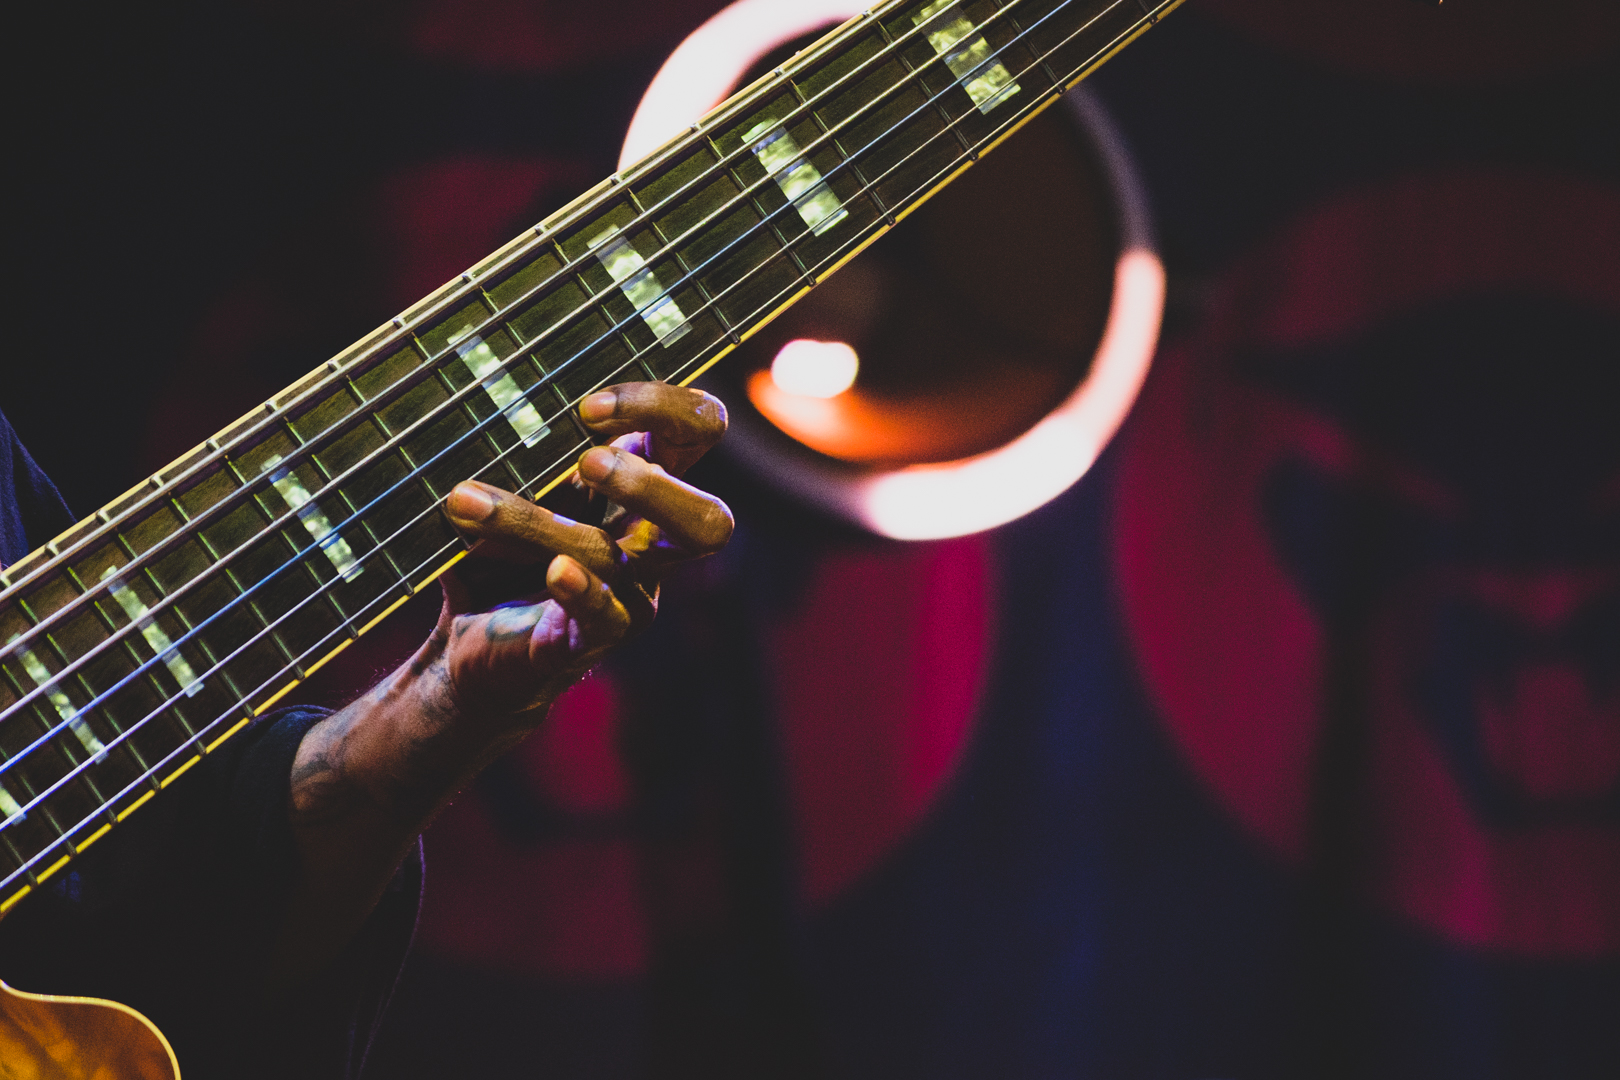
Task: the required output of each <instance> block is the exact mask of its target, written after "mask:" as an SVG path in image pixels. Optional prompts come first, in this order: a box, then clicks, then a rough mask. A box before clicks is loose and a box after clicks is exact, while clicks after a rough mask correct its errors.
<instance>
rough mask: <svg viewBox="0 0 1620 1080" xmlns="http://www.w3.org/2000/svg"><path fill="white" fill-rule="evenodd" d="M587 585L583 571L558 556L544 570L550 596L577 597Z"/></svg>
mask: <svg viewBox="0 0 1620 1080" xmlns="http://www.w3.org/2000/svg"><path fill="white" fill-rule="evenodd" d="M587 584H588V582H587V581H586V580H585V571H584V570H582V569H581V568H580V566H579V564H578V563H576V562H575V561H574V560H573V559H569V558H565V557H564V556H562V555H559V556H557V557H556V558H555V559H552V560H551V565H550V566H549V567H547V568H546V588H548V589H550V590H551V595H552V596H555V597H559V598H561V597H568V596H578V595H579V594H580V593H582V592H584V591H585V586H586V585H587Z"/></svg>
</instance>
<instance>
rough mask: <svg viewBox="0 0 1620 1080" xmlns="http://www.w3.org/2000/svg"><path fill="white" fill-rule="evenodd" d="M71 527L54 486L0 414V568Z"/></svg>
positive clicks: (70, 516)
mask: <svg viewBox="0 0 1620 1080" xmlns="http://www.w3.org/2000/svg"><path fill="white" fill-rule="evenodd" d="M71 524H73V514H72V513H71V512H70V511H69V510H68V508H67V503H65V502H63V501H62V496H61V495H60V494H58V493H57V490H56V485H54V484H52V483H51V481H50V478H49V477H47V476H46V475H45V474H44V473H43V472H41V471H40V468H39V466H38V465H36V464H34V459H33V458H32V457H29V456H28V451H27V450H26V449H24V448H23V444H22V443H20V442H18V441H17V433H16V432H15V431H13V430H12V427H11V422H10V421H8V420H7V419H6V414H5V413H0V565H4V566H10V565H11V564H12V563H14V562H16V561H17V560H18V559H20V558H22V557H23V556H24V555H26V554H28V553H29V552H30V551H32V550H33V549H34V548H36V547H38V546H39V545H40V544H43V543H45V542H46V541H47V540H49V539H50V538H51V537H53V536H55V535H56V534H57V533H59V532H61V531H62V530H63V529H65V528H67V527H68V526H69V525H71Z"/></svg>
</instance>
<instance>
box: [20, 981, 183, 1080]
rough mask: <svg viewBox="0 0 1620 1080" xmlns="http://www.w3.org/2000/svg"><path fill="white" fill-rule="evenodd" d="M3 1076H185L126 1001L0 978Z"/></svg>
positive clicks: (29, 1079)
mask: <svg viewBox="0 0 1620 1080" xmlns="http://www.w3.org/2000/svg"><path fill="white" fill-rule="evenodd" d="M0 1080H180V1064H179V1062H177V1061H176V1060H175V1057H174V1049H173V1048H172V1047H170V1046H169V1040H168V1039H165V1038H164V1037H163V1033H162V1032H161V1031H159V1030H158V1029H157V1027H156V1026H154V1025H153V1023H152V1022H151V1021H150V1020H148V1019H147V1018H146V1017H144V1016H142V1015H141V1014H140V1013H138V1012H136V1011H135V1010H134V1009H131V1008H130V1007H129V1006H127V1005H120V1004H118V1003H117V1002H115V1001H101V1000H99V999H97V998H82V997H58V996H56V995H53V994H29V993H24V992H23V991H20V990H14V989H12V988H11V987H9V986H7V985H6V984H5V983H4V982H0Z"/></svg>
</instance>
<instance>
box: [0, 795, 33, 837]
mask: <svg viewBox="0 0 1620 1080" xmlns="http://www.w3.org/2000/svg"><path fill="white" fill-rule="evenodd" d="M0 810H4V811H5V813H6V819H5V820H4V821H0V829H3V828H5V827H6V826H7V825H10V824H11V823H12V822H13V821H16V820H17V819H18V818H20V817H26V816H27V815H26V814H24V813H23V808H22V803H20V802H18V801H17V800H16V799H14V798H12V797H11V792H9V791H7V790H6V789H5V788H3V787H0Z"/></svg>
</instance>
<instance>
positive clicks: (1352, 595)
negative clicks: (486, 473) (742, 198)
mask: <svg viewBox="0 0 1620 1080" xmlns="http://www.w3.org/2000/svg"><path fill="white" fill-rule="evenodd" d="M716 7H718V4H716V3H712V2H706V0H691V2H689V3H682V2H668V0H666V2H663V3H652V2H649V0H601V2H597V3H591V4H562V3H555V2H538V0H529V2H524V0H420V2H417V3H398V4H382V3H364V2H350V3H339V4H326V5H315V4H300V3H291V2H284V3H270V2H263V3H258V4H250V5H212V6H207V5H200V4H197V5H183V4H182V5H171V6H170V7H168V8H166V9H165V10H164V11H162V12H153V11H146V10H133V11H132V10H127V9H122V8H121V9H119V10H117V11H113V12H108V13H105V19H106V20H107V21H102V22H98V21H96V19H93V18H91V17H90V15H89V14H87V13H86V9H84V8H82V7H79V8H74V9H72V10H71V11H69V10H67V9H60V10H58V9H51V11H49V12H47V13H46V14H45V15H44V18H46V19H47V20H48V21H49V20H57V22H58V24H59V25H58V27H57V31H56V32H55V33H53V34H52V35H50V36H49V37H47V38H46V39H44V40H43V42H42V44H41V46H40V47H39V48H38V49H35V50H32V51H31V55H30V56H28V57H26V58H24V59H22V61H21V64H22V65H23V71H22V74H24V75H27V76H29V77H27V78H25V79H24V80H23V86H24V89H23V91H22V92H21V93H20V95H19V97H18V98H17V99H16V100H17V101H18V103H19V104H18V106H17V113H18V114H19V116H20V117H21V121H22V124H23V125H24V131H25V135H24V136H23V137H22V139H21V141H20V144H19V148H18V149H14V156H13V160H14V162H16V164H15V166H14V168H13V174H14V175H15V176H16V177H17V178H18V179H19V180H20V181H21V182H22V184H23V186H24V188H25V191H26V195H25V196H24V197H23V198H21V199H17V200H16V203H15V205H16V206H17V207H18V212H17V213H16V214H14V216H13V229H14V231H15V232H16V233H18V234H19V235H20V238H21V241H20V246H19V248H18V251H19V254H18V255H17V257H16V262H17V264H18V266H19V268H20V270H21V274H22V279H23V285H22V288H21V289H20V290H19V291H17V292H15V293H14V294H13V295H14V297H15V298H16V299H14V300H13V305H14V317H13V320H12V324H13V325H14V326H16V327H18V328H19V329H20V340H14V341H13V342H12V343H11V349H10V351H9V352H8V354H7V357H6V360H5V378H4V380H3V381H0V394H3V395H4V396H3V398H0V405H3V406H4V408H5V411H6V413H7V415H8V416H9V417H10V418H11V419H12V420H13V422H14V423H15V424H16V426H17V428H18V429H19V431H20V432H21V433H22V435H23V438H24V440H25V441H26V442H27V443H28V444H29V445H30V447H31V448H32V449H33V451H34V453H35V455H36V456H37V457H38V458H39V460H40V461H41V463H42V464H44V466H45V467H46V468H47V469H48V470H49V471H50V472H51V473H52V474H53V475H54V476H55V477H56V479H57V480H58V482H59V484H60V486H61V487H62V488H63V490H64V492H65V493H66V494H67V496H68V498H69V500H70V502H71V503H72V504H73V505H74V506H75V508H76V509H78V510H80V511H81V512H82V511H88V510H91V509H93V508H94V507H95V506H97V505H99V503H100V502H102V501H103V500H105V499H106V498H107V497H109V496H111V495H113V494H115V493H116V492H118V491H120V490H122V489H123V488H124V487H127V486H128V485H129V484H131V483H133V482H135V481H136V480H137V479H139V478H140V477H141V476H142V475H144V474H145V473H147V472H149V471H151V470H152V469H155V468H157V467H158V466H160V465H161V464H163V463H164V462H165V461H167V460H168V459H169V458H170V457H171V456H173V455H174V454H175V453H177V452H179V451H181V450H183V449H185V448H187V447H189V446H190V445H192V444H194V443H195V442H197V441H199V440H200V439H202V438H204V437H206V436H207V435H208V434H209V433H211V432H212V431H213V430H215V429H216V428H217V427H218V426H220V424H221V423H222V422H223V421H225V420H226V419H228V418H230V417H234V416H235V415H237V414H238V413H240V412H242V411H244V410H245V409H247V408H249V407H251V406H252V405H253V404H255V403H256V402H258V401H260V400H262V399H263V398H264V397H266V396H267V395H268V394H269V393H271V392H272V391H274V390H275V389H277V388H278V387H280V386H281V385H283V384H285V383H286V382H288V381H290V380H291V379H292V378H293V377H295V376H296V375H298V374H301V373H302V372H303V371H305V370H307V369H308V368H310V367H311V366H313V365H314V364H315V363H318V362H319V361H321V360H322V359H324V358H325V357H326V356H327V355H329V354H330V353H331V352H333V351H335V350H336V349H337V348H338V347H340V346H342V345H344V344H346V343H347V342H348V341H350V340H351V339H353V338H354V337H356V336H357V335H358V334H359V333H361V332H363V331H364V330H366V329H368V328H370V327H371V326H373V325H375V324H376V323H378V322H379V321H381V320H382V319H384V318H386V317H388V316H389V315H391V314H392V313H393V312H394V311H396V310H398V309H399V308H400V307H402V306H403V305H405V304H406V303H408V302H409V301H411V300H413V299H415V298H416V297H417V296H418V295H420V294H421V293H422V292H425V291H426V290H427V289H429V288H431V287H433V286H435V285H436V284H438V283H439V282H441V281H443V280H445V279H447V278H448V277H450V276H452V275H454V274H456V273H458V272H459V271H460V270H462V269H463V268H464V267H465V266H466V265H467V264H469V263H470V262H472V261H473V260H474V259H475V258H477V257H478V256H479V255H481V254H483V253H484V252H485V251H486V250H488V249H489V248H491V247H493V246H494V245H495V244H497V243H499V242H500V241H502V240H504V239H505V238H507V237H508V236H509V235H511V234H513V233H514V232H515V231H517V230H518V229H519V228H521V227H522V226H524V225H526V224H528V223H531V222H532V221H534V220H536V219H538V218H539V217H540V216H541V215H542V214H543V213H544V212H545V211H547V210H548V209H550V208H552V207H553V206H555V205H558V204H559V203H561V202H562V201H564V200H566V199H567V198H568V197H570V196H571V195H573V194H574V193H575V192H576V191H577V190H579V189H581V188H583V187H584V186H586V185H588V184H589V183H590V182H592V181H593V180H594V179H595V178H596V177H598V176H600V175H602V174H604V173H605V172H607V171H608V170H609V169H610V168H611V167H612V162H613V158H614V156H615V153H616V150H617V144H618V138H619V135H620V133H621V132H622V130H623V127H624V125H625V123H626V121H627V119H628V116H629V114H630V111H631V110H632V109H633V107H634V104H635V100H636V97H637V96H638V95H639V93H640V90H641V88H642V87H643V86H644V85H645V83H646V81H647V79H648V78H650V76H651V73H652V72H653V70H655V68H656V66H657V64H658V62H659V61H660V60H661V59H662V56H663V55H664V54H665V53H667V51H668V50H669V49H670V48H672V47H673V46H674V45H675V44H676V42H677V41H678V40H679V39H680V37H681V36H682V35H683V34H684V33H685V32H686V31H687V30H689V29H690V28H691V27H693V26H695V25H697V24H698V23H699V22H700V21H701V20H702V19H703V18H705V17H706V16H707V15H708V14H710V13H711V12H712V10H714V9H715V8H716ZM1617 35H1620V28H1617V15H1616V10H1615V8H1614V6H1613V5H1612V4H1609V3H1603V2H1598V0H1590V2H1586V0H1559V2H1557V3H1536V2H1528V0H1527V2H1523V3H1513V2H1509V0H1472V2H1470V0H1447V3H1446V4H1445V6H1444V7H1443V8H1441V9H1439V10H1438V11H1436V10H1433V9H1430V8H1427V7H1425V6H1422V5H1419V4H1416V3H1414V2H1412V0H1337V2H1335V0H1192V2H1191V3H1189V4H1188V5H1187V6H1186V7H1185V8H1184V9H1183V10H1182V11H1181V12H1179V13H1177V14H1176V15H1175V16H1174V17H1173V18H1171V19H1169V20H1168V21H1167V22H1166V23H1165V24H1164V25H1163V26H1161V27H1159V28H1158V29H1156V30H1155V31H1154V32H1153V33H1152V34H1150V35H1148V37H1147V38H1145V39H1144V40H1143V41H1141V42H1139V43H1138V44H1136V45H1135V46H1133V47H1132V48H1131V49H1130V50H1128V51H1127V52H1125V53H1124V54H1122V55H1121V56H1120V57H1119V58H1117V59H1116V60H1115V61H1113V62H1112V63H1111V64H1110V65H1109V67H1108V68H1107V69H1105V70H1104V71H1103V72H1102V73H1101V74H1100V75H1099V76H1097V77H1096V79H1095V80H1094V81H1093V83H1092V85H1093V86H1094V87H1095V88H1096V89H1097V90H1098V92H1099V93H1100V94H1101V96H1102V98H1103V100H1104V102H1105V103H1106V105H1107V106H1108V108H1109V109H1110V110H1112V112H1113V113H1114V115H1115V117H1116V118H1117V119H1118V120H1119V122H1120V124H1121V126H1122V127H1123V129H1124V132H1125V134H1126V137H1127V139H1128V140H1129V142H1130V143H1131V146H1132V148H1133V150H1134V151H1135V153H1136V154H1137V156H1138V159H1139V162H1140V164H1141V166H1142V168H1143V171H1144V173H1145V177H1146V180H1147V183H1148V187H1149V191H1150V195H1151V197H1152V200H1153V206H1154V211H1155V214H1156V217H1157V221H1158V226H1159V233H1160V237H1159V238H1160V242H1161V246H1162V248H1163V251H1164V254H1165V258H1166V262H1167V264H1168V268H1169V271H1170V283H1171V293H1170V311H1169V313H1168V318H1169V321H1168V326H1167V335H1166V342H1165V346H1164V348H1163V349H1162V351H1161V355H1160V357H1159V358H1158V360H1157V362H1156V366H1155V370H1154V373H1153V375H1152V376H1151V378H1150V381H1149V385H1148V387H1147V389H1146V391H1145V392H1144V396H1143V400H1142V401H1141V403H1140V404H1139V406H1138V408H1137V410H1136V413H1135V414H1134V415H1133V417H1132V419H1131V420H1130V421H1129V423H1128V425H1127V427H1126V430H1125V431H1124V432H1123V433H1122V435H1121V437H1120V439H1119V440H1117V442H1116V444H1115V446H1114V447H1112V448H1111V449H1110V450H1109V451H1108V452H1107V453H1106V454H1105V455H1104V457H1103V459H1102V460H1101V462H1100V463H1099V465H1098V467H1097V468H1096V469H1095V470H1094V471H1093V473H1092V474H1091V475H1090V476H1089V477H1088V478H1087V479H1085V480H1084V481H1083V482H1082V483H1081V484H1080V485H1078V486H1077V487H1076V488H1075V489H1073V490H1072V491H1070V492H1069V493H1068V494H1067V495H1065V496H1063V497H1062V498H1060V499H1059V500H1057V501H1056V502H1054V503H1053V504H1051V505H1049V506H1048V507H1046V508H1044V509H1043V510H1041V511H1039V512H1037V513H1036V514H1034V515H1031V516H1030V517H1029V518H1027V519H1025V520H1023V521H1019V522H1015V523H1013V524H1011V525H1008V526H1006V527H1004V528H1001V529H998V530H995V531H993V532H991V533H988V534H985V535H981V536H977V537H970V538H963V539H958V540H951V541H943V542H938V543H928V544H897V543H891V542H886V541H877V540H873V539H870V538H866V537H862V536H858V535H855V534H853V533H851V532H849V531H847V530H844V529H842V528H840V527H838V526H835V525H833V524H831V523H829V522H827V521H825V520H822V519H820V518H818V517H817V516H815V515H814V514H811V513H809V512H806V511H804V510H802V509H800V508H797V507H794V506H792V505H790V504H788V503H786V502H785V501H783V500H782V499H781V498H779V497H778V496H775V495H773V494H772V493H771V492H769V491H766V490H763V489H761V488H760V487H759V486H758V485H756V484H754V483H753V482H751V481H749V480H748V479H747V478H746V477H745V476H744V475H742V474H740V473H738V472H737V471H736V470H735V469H734V468H732V467H731V466H729V465H728V464H727V463H726V462H725V460H724V459H723V458H720V459H716V460H715V461H714V462H712V463H709V464H707V465H706V466H705V467H704V472H703V475H702V476H701V477H700V482H703V483H706V484H709V485H711V486H712V487H714V488H715V489H716V490H718V491H720V492H721V493H722V494H723V495H724V496H725V497H726V498H727V499H728V500H729V501H730V502H731V504H732V506H733V508H734V509H735V511H736V513H737V516H738V519H739V531H738V535H737V538H736V540H735V541H734V542H733V544H732V546H731V547H730V548H729V549H728V550H727V551H726V552H725V553H724V554H723V555H722V556H720V557H719V558H717V559H715V560H711V561H710V562H709V563H708V564H705V565H703V566H701V567H699V568H697V569H696V570H695V571H694V572H693V573H691V574H689V575H686V576H685V577H683V578H681V579H680V580H678V581H676V582H674V583H672V585H671V586H670V588H669V590H668V595H667V602H666V605H665V611H664V613H663V615H661V617H660V622H659V623H658V625H657V626H656V627H655V628H654V630H653V631H652V632H651V633H650V634H649V635H648V636H647V637H646V638H644V639H643V640H642V641H640V642H638V643H636V644H635V645H634V646H633V647H632V648H630V649H628V650H626V651H625V652H624V653H623V654H621V655H620V656H619V657H618V658H617V659H615V660H614V661H613V662H612V663H610V664H609V665H607V666H606V667H605V668H604V669H603V670H601V671H600V672H599V673H598V674H597V675H595V676H593V677H592V678H591V679H590V680H588V681H587V682H585V683H584V684H582V685H581V687H580V688H579V689H578V690H576V691H574V692H573V693H571V694H570V696H569V697H568V698H567V699H566V700H565V702H564V703H563V705H561V706H560V707H559V709H558V710H557V713H556V715H555V716H554V717H553V718H552V720H551V721H550V722H549V723H548V726H547V727H546V729H545V730H543V731H542V732H541V733H540V734H539V735H538V736H536V738H535V739H533V740H531V742H530V743H529V744H528V745H526V746H525V747H523V748H522V749H520V750H519V751H517V752H516V753H514V754H513V755H511V756H510V757H509V758H507V759H506V760H504V761H502V762H500V763H498V764H497V765H496V766H495V767H493V768H492V769H491V770H490V771H489V772H488V773H487V774H486V775H485V777H483V778H482V779H480V780H479V781H478V783H477V784H476V786H475V787H474V788H473V789H472V790H471V791H469V792H467V793H466V794H465V795H464V796H463V797H462V798H461V799H460V800H459V801H458V802H457V804H456V805H455V806H454V807H453V808H452V809H451V810H450V811H449V812H447V814H446V815H445V817H444V818H443V819H441V821H440V822H439V823H438V824H437V825H435V826H434V828H433V829H432V830H431V831H430V833H429V836H428V881H429V884H428V892H427V906H426V909H425V913H424V920H423V924H422V928H421V935H420V938H419V947H418V950H417V953H416V956H415V958H414V959H413V961H412V963H411V965H410V967H409V968H408V970H407V973H406V976H405V978H404V981H403V983H402V985H401V987H400V991H399V996H398V999H397V1001H396V1010H395V1012H394V1017H393V1020H392V1023H391V1027H390V1028H389V1030H388V1032H387V1034H386V1036H385V1038H384V1041H383V1045H381V1046H379V1047H378V1048H377V1054H376V1058H375V1061H374V1064H375V1066H376V1075H377V1076H379V1077H392V1078H396V1080H409V1078H415V1077H427V1076H435V1077H436V1076H444V1075H508V1074H510V1075H524V1076H531V1075H532V1076H550V1075H555V1076H567V1077H643V1076H646V1077H656V1076H669V1077H687V1076H694V1077H696V1076H703V1077H730V1076H738V1077H742V1076H748V1077H755V1076H771V1077H779V1076H781V1077H786V1076H803V1077H874V1078H876V1077H885V1078H891V1077H917V1078H919V1080H922V1078H929V1080H935V1078H949V1077H964V1078H966V1077H987V1076H997V1077H1001V1076H1015V1077H1076V1078H1080V1077H1152V1078H1161V1077H1162V1078H1165V1080H1183V1078H1185V1080H1216V1078H1227V1077H1230V1078H1237V1077H1242V1078H1272V1077H1275V1078H1279V1080H1280V1078H1293V1077H1339V1076H1343V1077H1379V1078H1386V1077H1397V1078H1399V1077H1413V1078H1417V1077H1422V1078H1425V1080H1427V1078H1436V1077H1457V1078H1469V1080H1474V1078H1490V1080H1495V1078H1502V1080H1507V1078H1516V1077H1582V1078H1584V1077H1609V1076H1613V1075H1616V1074H1620V1024H1617V1023H1616V1022H1615V1017H1616V1016H1620V137H1617V133H1620V106H1617V104H1616V103H1617V102H1620V65H1617V59H1616V48H1617ZM14 198H15V197H14ZM425 607H426V605H419V606H417V607H416V608H414V609H408V610H407V611H406V612H405V613H403V614H402V615H401V616H400V618H399V620H398V622H399V624H400V625H399V627H398V629H395V630H388V631H382V632H379V634H378V635H377V640H376V641H375V642H374V643H373V644H372V645H370V646H369V647H365V648H357V649H355V650H351V653H350V654H347V656H346V658H345V661H344V662H343V663H342V664H341V665H333V667H332V668H331V669H329V670H328V671H327V672H325V673H323V675H322V676H321V678H320V679H319V680H318V681H317V684H316V685H313V686H311V687H310V688H308V691H307V696H308V697H310V698H312V699H316V700H328V701H335V700H338V699H340V698H341V697H342V696H343V695H344V694H345V693H347V692H349V691H350V690H351V689H352V688H353V687H354V686H356V685H358V684H360V683H362V682H364V681H365V680H366V679H367V678H369V677H370V676H371V675H372V674H373V673H374V672H375V671H377V670H380V669H381V668H382V667H383V666H384V665H385V664H386V663H387V662H388V657H389V653H390V652H392V653H393V654H395V655H398V654H402V653H403V652H404V651H406V650H407V649H408V648H409V647H410V646H411V645H412V644H414V641H415V639H416V637H417V636H418V635H420V634H421V633H422V632H423V625H424V623H425V621H426V620H427V619H429V618H430V616H431V612H429V611H427V610H425Z"/></svg>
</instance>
